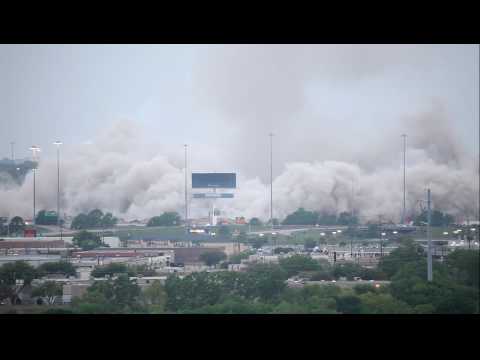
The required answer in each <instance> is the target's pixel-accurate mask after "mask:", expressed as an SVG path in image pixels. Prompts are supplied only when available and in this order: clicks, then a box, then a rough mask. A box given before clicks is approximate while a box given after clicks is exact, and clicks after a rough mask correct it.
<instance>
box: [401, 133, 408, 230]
mask: <svg viewBox="0 0 480 360" xmlns="http://www.w3.org/2000/svg"><path fill="white" fill-rule="evenodd" d="M402 137H403V212H402V224H405V199H406V198H405V187H406V171H405V158H406V152H407V135H406V134H402Z"/></svg>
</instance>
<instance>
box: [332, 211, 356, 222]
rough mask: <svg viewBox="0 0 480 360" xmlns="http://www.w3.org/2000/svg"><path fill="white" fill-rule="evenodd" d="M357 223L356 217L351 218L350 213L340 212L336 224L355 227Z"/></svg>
mask: <svg viewBox="0 0 480 360" xmlns="http://www.w3.org/2000/svg"><path fill="white" fill-rule="evenodd" d="M357 223H358V219H357V217H356V216H352V214H351V213H350V212H346V211H344V212H342V213H340V215H339V216H338V220H337V224H338V225H355V224H357Z"/></svg>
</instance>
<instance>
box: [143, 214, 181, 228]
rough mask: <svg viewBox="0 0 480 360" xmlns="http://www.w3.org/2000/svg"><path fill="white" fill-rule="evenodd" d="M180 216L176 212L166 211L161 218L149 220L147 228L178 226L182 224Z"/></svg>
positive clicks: (155, 217) (156, 217)
mask: <svg viewBox="0 0 480 360" xmlns="http://www.w3.org/2000/svg"><path fill="white" fill-rule="evenodd" d="M181 221H182V220H181V218H180V215H179V214H178V213H177V212H175V211H166V212H164V213H163V214H162V215H160V216H154V217H152V218H151V219H150V220H148V223H147V226H176V225H180V224H181Z"/></svg>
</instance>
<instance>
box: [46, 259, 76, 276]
mask: <svg viewBox="0 0 480 360" xmlns="http://www.w3.org/2000/svg"><path fill="white" fill-rule="evenodd" d="M37 270H38V272H39V273H41V274H47V275H48V274H63V275H66V276H75V275H76V274H77V272H76V270H75V267H74V266H73V264H72V263H70V262H68V261H57V262H48V263H43V264H41V265H40V266H39V267H38V269H37Z"/></svg>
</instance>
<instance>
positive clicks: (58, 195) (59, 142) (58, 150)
mask: <svg viewBox="0 0 480 360" xmlns="http://www.w3.org/2000/svg"><path fill="white" fill-rule="evenodd" d="M53 145H55V146H56V147H57V226H58V230H59V231H60V240H62V226H61V221H60V145H62V142H61V141H58V140H57V141H55V142H54V143H53Z"/></svg>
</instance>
